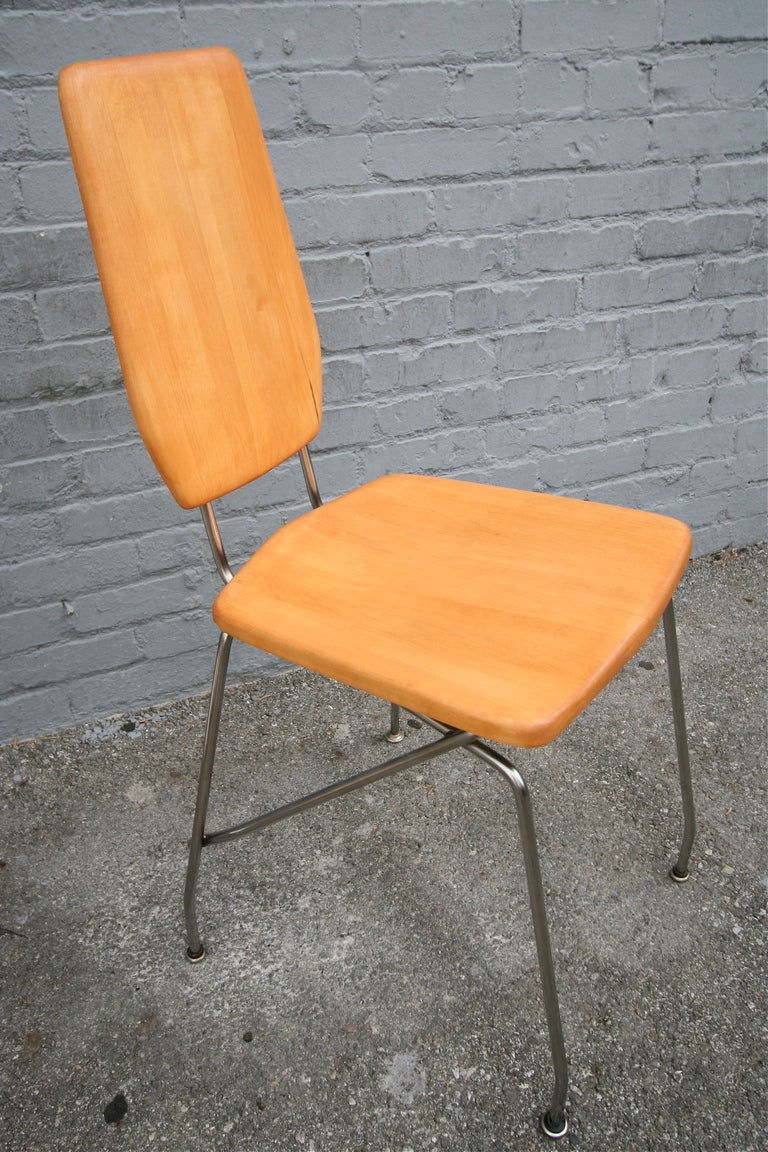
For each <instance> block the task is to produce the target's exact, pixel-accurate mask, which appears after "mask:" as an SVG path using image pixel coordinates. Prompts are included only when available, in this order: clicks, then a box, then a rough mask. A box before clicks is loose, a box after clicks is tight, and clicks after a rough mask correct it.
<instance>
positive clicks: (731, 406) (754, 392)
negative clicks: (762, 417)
mask: <svg viewBox="0 0 768 1152" xmlns="http://www.w3.org/2000/svg"><path fill="white" fill-rule="evenodd" d="M764 411H765V383H764V381H762V380H752V379H750V378H749V377H742V378H741V379H737V380H736V381H735V382H734V383H727V384H724V383H723V384H718V385H717V386H716V387H715V390H714V392H713V395H712V419H713V421H715V422H718V421H720V420H724V421H725V420H733V419H734V418H736V417H744V416H752V415H754V414H755V413H758V412H764Z"/></svg>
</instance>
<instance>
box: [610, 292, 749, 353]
mask: <svg viewBox="0 0 768 1152" xmlns="http://www.w3.org/2000/svg"><path fill="white" fill-rule="evenodd" d="M725 324H726V312H725V308H724V307H723V305H722V304H712V303H711V304H694V305H690V306H686V305H679V306H678V307H676V308H659V309H657V310H656V311H652V312H636V313H635V314H634V315H628V316H626V317H625V318H624V320H623V332H624V338H625V339H626V341H627V346H628V348H629V350H630V352H644V351H646V350H647V349H649V348H670V347H673V346H674V345H676V344H696V343H707V342H709V341H713V340H717V339H718V338H719V337H720V336H721V335H722V334H723V332H724V329H725Z"/></svg>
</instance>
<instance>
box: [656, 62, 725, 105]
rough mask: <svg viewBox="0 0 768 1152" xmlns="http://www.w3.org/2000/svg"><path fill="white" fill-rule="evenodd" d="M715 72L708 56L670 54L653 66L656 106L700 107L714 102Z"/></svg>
mask: <svg viewBox="0 0 768 1152" xmlns="http://www.w3.org/2000/svg"><path fill="white" fill-rule="evenodd" d="M713 81H714V75H713V71H712V63H711V61H710V59H709V57H708V56H667V57H665V58H663V59H661V60H659V61H658V63H657V64H655V65H654V67H653V74H652V87H653V103H654V107H655V108H659V109H661V110H667V109H670V108H695V107H698V108H701V107H703V106H705V105H707V104H710V103H711V102H712V85H713Z"/></svg>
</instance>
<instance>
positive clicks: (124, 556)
mask: <svg viewBox="0 0 768 1152" xmlns="http://www.w3.org/2000/svg"><path fill="white" fill-rule="evenodd" d="M84 558H85V559H86V560H87V563H85V564H84V563H83V559H84ZM137 574H138V568H137V563H136V549H135V548H134V547H133V545H132V544H131V542H130V541H127V540H121V541H119V543H116V544H115V543H111V544H108V545H105V546H101V547H97V548H89V549H88V552H87V554H86V555H85V556H84V555H83V553H78V551H76V550H74V551H73V550H71V549H67V550H66V551H58V552H57V553H55V554H54V555H45V556H35V557H33V558H31V559H28V560H23V561H21V562H19V563H17V564H9V565H6V566H4V567H2V568H0V590H1V591H2V600H3V603H5V604H13V605H14V606H15V607H16V608H24V607H27V606H30V605H36V604H50V603H56V604H60V603H61V601H62V599H65V600H68V601H71V602H72V603H75V604H76V602H77V598H78V597H79V596H81V595H82V594H83V593H85V592H89V591H91V590H92V589H94V588H104V587H106V586H108V585H109V584H111V583H114V584H121V583H124V582H125V581H129V580H131V579H132V578H134V579H135V577H136V576H137ZM73 628H74V623H73Z"/></svg>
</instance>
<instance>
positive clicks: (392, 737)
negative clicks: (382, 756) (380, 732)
mask: <svg viewBox="0 0 768 1152" xmlns="http://www.w3.org/2000/svg"><path fill="white" fill-rule="evenodd" d="M404 736H405V733H404V732H387V735H386V739H387V740H388V741H389V743H390V744H399V743H400V741H401V740H402V739H403V737H404Z"/></svg>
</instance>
